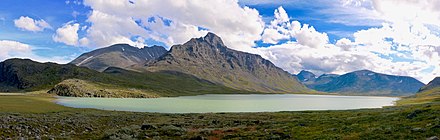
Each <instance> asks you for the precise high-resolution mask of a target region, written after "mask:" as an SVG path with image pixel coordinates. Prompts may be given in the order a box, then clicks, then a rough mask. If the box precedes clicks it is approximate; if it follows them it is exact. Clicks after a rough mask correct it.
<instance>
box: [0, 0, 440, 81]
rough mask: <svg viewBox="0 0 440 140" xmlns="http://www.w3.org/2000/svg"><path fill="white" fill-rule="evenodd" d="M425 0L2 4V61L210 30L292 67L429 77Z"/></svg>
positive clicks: (435, 70) (436, 67)
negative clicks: (418, 0)
mask: <svg viewBox="0 0 440 140" xmlns="http://www.w3.org/2000/svg"><path fill="white" fill-rule="evenodd" d="M426 3H428V5H426ZM429 5H435V3H434V2H433V1H429V0H422V2H414V1H411V0H402V1H399V0H389V1H386V2H381V1H377V0H331V1H329V0H312V1H301V0H291V1H271V0H259V1H258V0H257V1H253V0H238V2H237V1H235V0H205V1H197V0H195V1H190V0H182V1H178V2H176V1H172V0H164V1H159V0H131V1H128V0H117V1H105V0H94V1H93V0H84V1H83V0H65V1H64V0H57V1H50V0H4V1H2V2H1V3H0V51H1V52H0V55H2V56H0V59H1V60H5V59H8V58H13V57H21V58H31V59H34V60H37V61H42V62H46V61H52V62H58V63H68V62H69V61H71V60H72V59H74V58H75V57H77V56H79V55H80V54H82V53H84V52H88V51H91V50H94V49H97V48H101V47H105V46H108V45H111V44H115V43H128V44H131V45H133V46H136V47H143V46H144V45H145V46H152V45H162V46H165V47H166V48H169V47H171V46H172V45H174V44H181V43H184V42H185V41H187V40H189V39H190V38H194V37H200V36H203V35H204V34H206V32H208V31H209V32H214V33H216V34H218V35H219V36H221V37H222V38H223V40H224V41H225V44H226V45H228V47H230V48H233V49H236V50H240V51H245V52H249V53H256V54H260V55H261V56H263V57H264V58H266V59H269V60H271V61H272V62H273V63H275V64H276V65H277V66H279V67H281V68H283V69H285V70H286V71H289V72H291V73H297V72H299V71H300V70H303V69H305V70H310V71H312V72H315V73H317V74H323V73H337V74H342V73H345V72H349V71H354V70H360V69H370V70H373V71H376V72H381V73H387V74H395V75H406V76H413V77H416V78H418V79H419V80H422V81H423V82H427V81H429V80H430V79H432V78H433V77H435V76H439V75H440V64H439V61H438V60H439V56H438V55H439V53H440V47H439V46H440V44H439V42H440V41H439V40H440V39H439V38H440V37H439V31H440V28H439V27H440V25H439V23H440V22H438V21H440V19H439V17H440V16H439V11H438V10H436V8H430V7H429ZM391 6H392V7H393V8H388V7H391ZM408 7H410V8H408ZM408 9H409V10H408ZM407 12H409V13H407ZM412 13H416V14H414V15H413V14H412ZM402 14H406V15H403V16H402ZM30 19H31V20H30ZM151 19H155V20H151Z"/></svg>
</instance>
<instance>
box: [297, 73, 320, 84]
mask: <svg viewBox="0 0 440 140" xmlns="http://www.w3.org/2000/svg"><path fill="white" fill-rule="evenodd" d="M296 77H298V80H299V81H301V82H307V81H315V79H316V75H315V74H313V73H312V72H309V71H305V70H302V71H301V72H299V73H298V75H296Z"/></svg>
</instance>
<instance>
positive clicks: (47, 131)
mask: <svg viewBox="0 0 440 140" xmlns="http://www.w3.org/2000/svg"><path fill="white" fill-rule="evenodd" d="M43 95H44V94H43ZM53 99H54V98H52V97H47V96H41V95H40V94H39V95H33V96H0V107H2V108H1V109H0V139H7V138H20V137H25V138H43V139H46V138H57V139H58V138H67V139H70V138H73V139H86V138H91V139H130V138H134V139H190V138H198V139H201V138H208V139H229V138H244V139H255V138H262V139H425V138H429V137H432V136H437V137H439V136H440V135H439V134H440V103H439V102H431V103H425V104H418V105H402V106H396V107H387V108H383V109H363V110H350V111H301V112H278V113H206V114H159V113H135V112H116V111H100V110H94V109H73V108H68V107H63V106H59V105H56V104H54V103H52V102H51V101H52V100H53Z"/></svg>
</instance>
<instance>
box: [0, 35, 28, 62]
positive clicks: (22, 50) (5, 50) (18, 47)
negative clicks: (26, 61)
mask: <svg viewBox="0 0 440 140" xmlns="http://www.w3.org/2000/svg"><path fill="white" fill-rule="evenodd" d="M29 53H31V46H29V45H27V44H23V43H20V42H17V41H11V40H0V61H3V60H5V59H7V58H10V57H23V56H26V55H27V54H29Z"/></svg>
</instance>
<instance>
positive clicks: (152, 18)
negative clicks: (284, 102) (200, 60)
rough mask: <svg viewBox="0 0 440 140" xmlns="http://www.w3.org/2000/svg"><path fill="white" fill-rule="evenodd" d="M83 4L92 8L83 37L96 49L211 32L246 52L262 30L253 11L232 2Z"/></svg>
mask: <svg viewBox="0 0 440 140" xmlns="http://www.w3.org/2000/svg"><path fill="white" fill-rule="evenodd" d="M84 3H85V5H87V6H89V7H91V9H93V12H92V14H90V16H89V19H88V22H90V23H91V24H92V25H91V26H90V28H89V29H88V33H87V38H88V39H89V40H90V42H93V43H95V44H93V45H94V46H98V47H103V46H107V45H109V44H110V43H112V42H118V41H123V42H129V43H131V42H132V41H134V40H135V38H137V37H139V36H140V37H142V38H145V39H153V40H156V41H160V42H164V43H165V44H167V45H174V44H181V43H184V42H186V41H187V40H189V39H190V38H194V37H200V36H202V35H204V34H205V33H206V32H207V31H212V32H215V33H216V34H218V35H219V36H221V37H222V38H223V39H224V40H225V44H226V45H228V46H230V47H231V48H234V49H237V50H248V49H250V48H252V47H253V46H254V45H255V43H254V42H255V41H257V40H260V38H261V33H262V31H263V28H264V22H263V21H262V19H261V16H260V15H259V13H258V11H257V10H255V9H252V8H249V7H242V6H240V5H239V4H238V2H237V1H235V0H216V1H212V0H211V1H207V0H181V1H175V0H163V1H148V0H138V1H134V2H129V1H117V2H109V1H105V0H85V1H84ZM225 9H228V10H225ZM109 27H118V28H109ZM97 34H101V35H102V37H100V36H98V35H97ZM104 37H105V38H104Z"/></svg>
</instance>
